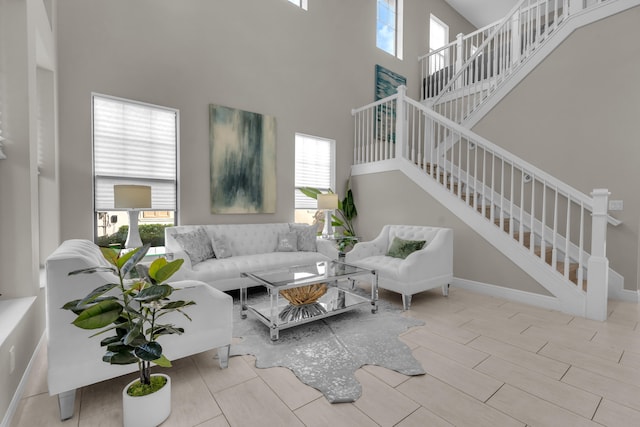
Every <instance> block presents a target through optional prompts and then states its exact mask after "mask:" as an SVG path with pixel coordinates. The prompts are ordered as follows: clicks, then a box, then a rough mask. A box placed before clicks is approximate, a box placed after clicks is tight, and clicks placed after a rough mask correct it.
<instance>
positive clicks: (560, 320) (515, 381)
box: [11, 288, 640, 427]
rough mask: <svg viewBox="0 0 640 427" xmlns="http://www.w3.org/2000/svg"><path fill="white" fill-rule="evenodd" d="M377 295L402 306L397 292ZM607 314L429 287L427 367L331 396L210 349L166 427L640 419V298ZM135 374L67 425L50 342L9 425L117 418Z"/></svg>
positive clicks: (422, 314)
mask: <svg viewBox="0 0 640 427" xmlns="http://www.w3.org/2000/svg"><path fill="white" fill-rule="evenodd" d="M380 296H381V298H384V299H387V300H390V301H393V302H394V303H397V304H398V306H399V305H400V297H399V296H398V295H397V294H393V293H389V292H385V291H381V293H380ZM609 311H610V315H609V320H608V321H607V322H595V321H591V320H586V319H582V318H578V317H573V316H570V315H567V314H563V313H559V312H554V311H549V310H544V309H540V308H536V307H531V306H527V305H524V304H518V303H514V302H509V301H506V300H503V299H500V298H493V297H489V296H485V295H480V294H475V293H472V292H469V291H465V290H460V289H455V288H452V289H451V291H450V294H449V297H448V298H444V297H442V296H441V295H440V294H439V292H435V291H434V292H425V293H422V294H419V295H416V296H414V298H413V306H412V309H411V310H410V311H409V312H406V313H405V315H407V316H412V317H416V318H419V319H422V320H424V321H425V325H424V326H421V327H416V328H413V329H411V330H409V331H407V332H406V333H404V334H403V335H402V337H401V339H402V340H403V341H404V342H405V343H407V344H408V345H409V347H410V348H411V349H412V351H413V354H414V356H415V357H416V358H417V359H418V360H420V362H421V363H422V365H423V367H424V368H425V370H426V371H427V374H426V375H424V376H419V377H406V376H404V375H401V374H398V373H396V372H393V371H389V370H387V369H384V368H380V367H376V366H366V367H364V368H362V369H360V370H358V371H357V373H356V376H357V378H358V380H359V381H360V383H361V384H362V386H363V393H362V397H361V398H360V399H359V400H357V401H356V402H354V403H342V404H333V405H332V404H330V403H328V402H327V401H326V399H325V398H324V397H323V396H322V395H321V394H320V393H319V392H318V391H316V390H315V389H312V388H310V387H308V386H306V385H304V384H302V383H301V382H300V381H298V379H297V378H296V377H295V376H294V375H293V374H292V373H291V372H290V371H289V370H287V369H284V368H271V369H257V368H255V366H254V361H255V360H254V359H253V358H252V357H248V356H245V357H233V358H231V360H230V366H229V368H228V369H226V370H221V369H220V368H219V366H218V364H217V360H215V359H214V357H215V352H207V353H202V354H199V355H196V356H193V357H189V358H186V359H182V360H179V361H177V362H176V363H175V364H174V367H173V368H172V369H171V370H170V374H171V377H172V383H173V389H172V390H173V393H172V399H173V402H172V408H173V409H172V413H171V416H170V417H169V419H168V420H167V421H166V422H165V423H163V427H165V426H187V427H192V426H200V427H217V426H329V425H330V426H332V427H337V426H402V427H408V426H452V425H455V426H474V427H477V426H491V427H495V426H524V425H529V426H534V425H535V426H569V425H571V426H582V425H584V426H602V425H604V426H611V427H624V426H640V329H638V321H639V320H640V306H639V305H638V304H631V303H626V302H619V301H610V303H609ZM265 333H267V331H266V330H265ZM131 378H132V377H131V376H126V377H121V378H116V379H113V380H110V381H105V382H102V383H99V384H94V385H92V386H89V387H85V388H83V389H82V390H80V391H79V392H78V397H77V399H76V415H75V416H74V417H73V418H72V419H71V420H68V421H65V422H60V421H59V420H58V408H57V400H56V398H55V397H50V396H49V395H48V393H47V385H46V349H42V350H41V351H40V352H39V354H38V358H37V363H36V364H35V366H34V368H33V370H32V373H31V376H30V378H29V382H28V384H27V386H26V390H25V395H24V397H23V399H22V400H21V402H20V405H19V407H18V409H17V412H16V414H15V416H14V418H13V422H12V424H11V425H12V426H13V427H33V426H58V425H62V426H67V427H71V426H77V427H89V426H118V425H120V424H121V417H122V414H121V400H120V393H121V389H122V388H123V386H124V385H125V384H126V383H127V382H128V381H130V379H131Z"/></svg>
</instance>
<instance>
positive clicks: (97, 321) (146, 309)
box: [62, 244, 195, 385]
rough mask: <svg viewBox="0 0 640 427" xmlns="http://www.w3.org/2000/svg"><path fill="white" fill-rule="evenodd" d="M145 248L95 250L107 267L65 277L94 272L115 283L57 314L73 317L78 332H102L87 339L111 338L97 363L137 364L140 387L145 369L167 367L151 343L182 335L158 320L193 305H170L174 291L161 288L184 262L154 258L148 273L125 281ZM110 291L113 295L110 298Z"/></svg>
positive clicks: (145, 378) (159, 350)
mask: <svg viewBox="0 0 640 427" xmlns="http://www.w3.org/2000/svg"><path fill="white" fill-rule="evenodd" d="M149 247H150V245H148V244H147V245H144V246H142V247H140V248H136V249H134V250H132V251H129V252H126V253H123V252H120V251H116V250H113V249H111V248H104V247H101V248H100V251H101V252H102V256H103V257H104V258H105V259H106V260H107V262H108V263H109V264H110V265H109V266H98V267H90V268H85V269H82V270H76V271H72V272H71V273H69V275H77V274H91V273H96V272H99V271H108V272H112V273H114V274H115V275H116V276H117V278H118V281H117V283H107V284H104V285H102V286H99V287H98V288H96V289H94V290H93V291H91V292H90V293H89V294H88V295H87V296H85V297H84V298H82V299H77V300H74V301H69V302H68V303H66V304H65V305H64V306H63V307H62V308H63V309H65V310H71V311H73V312H74V313H75V314H76V315H77V317H76V319H75V320H74V321H73V324H74V325H75V326H77V327H79V328H82V329H102V330H101V331H98V332H97V333H95V334H94V335H91V337H94V336H97V335H100V334H104V333H107V332H109V333H111V334H112V335H110V336H109V337H107V338H104V339H103V340H102V341H101V342H100V345H101V346H102V347H106V352H105V354H104V356H103V357H102V360H103V361H105V362H107V363H110V364H112V365H128V364H131V363H137V364H138V370H139V373H140V382H141V383H142V384H145V385H149V384H151V374H150V368H151V364H152V363H155V364H156V365H159V366H163V367H170V366H171V361H169V359H167V358H166V356H164V354H163V353H162V346H161V345H160V344H159V343H158V341H157V339H158V338H160V337H161V336H163V335H171V334H182V333H183V332H184V329H183V328H178V327H176V326H175V325H173V324H166V323H162V322H161V318H162V317H163V316H165V315H167V314H169V313H171V312H174V311H178V312H180V313H182V314H183V315H184V316H185V317H186V318H187V319H189V320H191V318H190V317H189V316H188V315H187V314H186V313H184V312H183V311H182V309H184V308H185V307H187V306H190V305H194V304H195V302H193V301H181V300H180V301H170V300H169V296H170V295H171V294H172V293H173V291H174V288H173V287H172V286H170V285H168V284H167V283H165V282H166V281H167V280H168V279H169V278H170V277H171V276H172V275H173V274H174V273H175V272H176V271H178V270H179V269H180V267H181V266H182V263H183V262H184V260H182V259H177V260H174V261H171V262H168V261H167V260H166V259H164V258H158V259H156V260H154V261H153V263H151V265H150V266H149V269H148V271H144V270H145V269H138V270H139V271H140V270H142V274H140V276H141V277H140V278H138V279H135V280H126V279H125V278H126V277H127V275H128V274H129V273H130V272H132V271H133V269H134V268H135V267H136V265H137V264H138V263H139V262H140V261H141V260H142V259H143V258H144V256H145V254H146V253H147V251H148V250H149ZM112 290H115V291H116V292H110V291H112Z"/></svg>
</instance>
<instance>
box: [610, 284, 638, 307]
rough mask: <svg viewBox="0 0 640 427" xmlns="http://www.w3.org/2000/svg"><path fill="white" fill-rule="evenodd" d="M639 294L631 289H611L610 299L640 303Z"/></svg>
mask: <svg viewBox="0 0 640 427" xmlns="http://www.w3.org/2000/svg"><path fill="white" fill-rule="evenodd" d="M639 292H640V291H633V290H631V289H624V288H621V289H615V288H613V289H612V288H611V287H609V299H615V300H620V301H627V302H635V303H638V301H640V295H639Z"/></svg>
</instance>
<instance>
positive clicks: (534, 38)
mask: <svg viewBox="0 0 640 427" xmlns="http://www.w3.org/2000/svg"><path fill="white" fill-rule="evenodd" d="M603 1H606V0H595V2H584V0H521V1H520V2H519V3H518V4H517V5H515V6H514V7H513V8H512V9H511V11H510V12H509V13H508V14H507V15H505V16H504V17H503V18H502V19H501V20H500V24H499V25H498V26H497V27H496V29H495V30H494V31H493V32H492V34H491V36H490V37H488V38H487V39H486V40H485V41H484V42H483V43H482V45H481V46H479V47H478V49H477V50H476V51H475V52H474V54H473V55H471V57H470V58H469V59H468V60H467V61H466V62H465V64H464V65H463V66H462V67H460V69H459V70H457V72H456V73H455V75H454V76H453V77H452V78H451V79H449V80H448V82H447V84H446V85H444V86H443V87H442V89H441V90H440V91H439V92H438V94H437V95H436V96H435V97H433V99H432V100H431V105H433V106H436V105H439V104H443V103H444V104H445V105H444V106H440V107H439V112H441V113H443V114H444V115H447V111H449V112H451V113H452V114H454V115H455V119H456V121H459V122H462V121H463V120H465V119H466V117H468V115H469V114H470V113H471V112H472V111H473V110H474V109H475V108H477V107H478V106H479V105H480V104H481V103H482V102H484V100H485V99H487V98H488V96H489V95H490V94H491V93H492V92H493V91H494V90H496V89H495V88H496V87H497V86H498V85H497V84H494V85H493V90H491V89H492V88H491V87H486V84H485V81H486V80H487V74H488V73H489V70H487V67H489V66H491V71H490V73H491V74H492V75H491V76H490V77H492V78H494V79H496V81H497V80H498V79H500V78H504V77H506V75H509V74H510V73H511V71H512V70H513V68H515V66H517V65H518V64H520V63H522V61H523V60H524V59H526V58H527V57H528V54H529V53H530V52H531V51H532V48H533V47H534V46H537V45H539V44H540V43H541V42H542V41H543V40H545V39H546V37H547V35H548V33H549V31H550V28H551V29H556V28H557V27H558V25H559V24H560V22H561V21H564V20H565V19H566V18H567V17H569V16H570V15H573V14H576V13H577V12H581V11H582V10H584V9H587V8H590V7H592V6H596V5H599V4H600V3H602V2H603ZM542 9H544V11H545V14H544V15H542V14H541V10H542ZM532 10H534V11H536V12H537V13H536V15H535V16H529V17H528V18H527V20H523V21H521V20H520V17H521V16H522V14H523V13H528V12H529V11H532ZM550 17H552V18H553V20H552V21H551V24H552V25H549V18H550ZM541 21H543V22H541ZM522 26H524V27H525V34H524V37H523V35H522ZM534 26H535V28H534ZM532 29H533V32H532V31H531V30H532ZM542 29H544V30H542ZM543 31H544V32H543ZM496 38H498V39H499V40H498V41H496ZM492 45H493V46H494V51H493V52H492V51H491V50H490V47H491V46H492ZM524 48H526V49H524ZM521 50H523V51H522V52H521ZM496 52H497V53H498V55H496V54H495V53H496ZM485 54H486V57H487V58H488V59H487V61H488V60H491V64H489V65H486V66H483V64H484V62H482V61H481V59H482V58H480V57H481V56H482V55H485ZM496 57H497V58H496ZM476 66H477V69H478V70H476V69H475V68H476ZM474 74H476V75H475V76H474ZM474 79H478V81H472V80H474ZM465 87H466V88H468V89H471V88H473V89H474V90H473V91H471V90H468V93H467V94H466V95H469V96H472V95H471V94H472V93H477V92H480V93H481V95H480V101H478V99H477V98H478V97H477V96H474V97H473V98H474V99H473V105H471V106H470V105H469V104H467V105H464V103H463V104H462V105H460V111H458V106H457V104H456V105H455V111H453V110H454V106H453V105H452V106H450V109H449V110H447V105H446V103H445V100H444V99H443V98H445V97H446V95H447V94H448V93H449V92H452V91H453V90H459V89H463V88H465ZM461 96H465V93H462V94H461Z"/></svg>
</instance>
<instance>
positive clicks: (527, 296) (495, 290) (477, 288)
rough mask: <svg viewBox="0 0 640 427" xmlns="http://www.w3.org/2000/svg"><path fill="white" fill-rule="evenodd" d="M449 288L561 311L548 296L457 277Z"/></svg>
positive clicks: (557, 304) (558, 305) (558, 302)
mask: <svg viewBox="0 0 640 427" xmlns="http://www.w3.org/2000/svg"><path fill="white" fill-rule="evenodd" d="M451 286H454V287H456V288H460V289H465V290H467V291H471V292H477V293H479V294H484V295H489V296H492V297H498V298H504V299H507V300H509V301H514V302H519V303H522V304H528V305H533V306H536V307H540V308H546V309H549V310H558V311H561V307H560V301H559V300H558V299H557V298H555V297H552V296H548V295H540V294H534V293H532V292H525V291H521V290H518V289H511V288H505V287H503V286H497V285H490V284H488V283H482V282H476V281H473V280H467V279H460V278H457V277H454V278H453V281H452V282H451Z"/></svg>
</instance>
